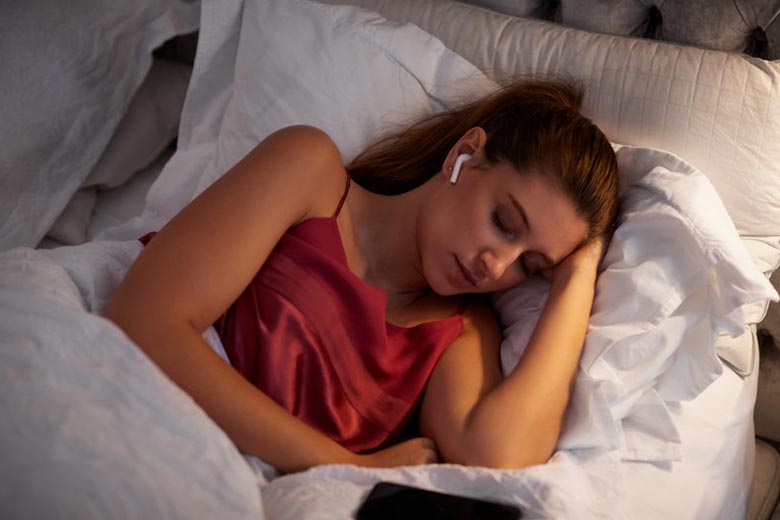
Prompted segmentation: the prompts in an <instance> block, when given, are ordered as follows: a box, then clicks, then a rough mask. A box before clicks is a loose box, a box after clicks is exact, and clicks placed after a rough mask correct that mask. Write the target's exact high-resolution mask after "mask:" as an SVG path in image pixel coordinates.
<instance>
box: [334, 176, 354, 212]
mask: <svg viewBox="0 0 780 520" xmlns="http://www.w3.org/2000/svg"><path fill="white" fill-rule="evenodd" d="M349 181H350V178H349V174H348V175H347V185H346V186H345V187H344V194H343V195H342V196H341V200H340V201H339V205H338V207H337V208H336V212H335V213H333V217H331V218H336V217H338V216H339V212H340V211H341V206H343V205H344V201H345V200H347V193H349Z"/></svg>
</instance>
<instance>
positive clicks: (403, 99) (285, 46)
mask: <svg viewBox="0 0 780 520" xmlns="http://www.w3.org/2000/svg"><path fill="white" fill-rule="evenodd" d="M241 15H242V11H241V2H240V1H231V2H223V3H221V4H220V6H219V9H216V8H215V10H213V11H212V7H211V6H210V5H209V4H204V23H203V27H202V28H201V34H200V40H201V42H205V44H204V43H201V44H200V45H201V46H200V47H199V49H198V54H197V56H196V59H195V65H194V69H193V76H192V80H191V82H190V89H189V92H188V94H187V99H186V101H185V106H184V113H183V115H182V122H181V126H180V135H179V149H178V151H177V153H176V154H175V155H174V156H173V158H172V159H171V161H170V162H169V163H168V165H167V166H166V168H165V169H164V170H163V172H162V173H161V174H160V177H159V179H158V180H157V182H156V183H155V184H154V185H153V186H152V188H151V190H150V192H149V195H148V198H147V207H146V210H145V212H144V214H143V215H142V216H141V217H140V218H139V219H136V220H134V221H132V222H131V223H129V224H128V225H127V226H123V227H122V228H121V229H118V230H115V231H113V232H112V233H111V234H110V236H106V235H103V236H102V237H103V238H114V239H118V238H122V239H124V238H131V237H137V236H141V235H143V234H144V233H146V232H147V231H149V230H152V229H159V228H160V227H161V226H162V225H164V224H165V222H167V221H168V220H169V219H170V218H171V217H173V215H175V214H176V213H177V212H178V211H179V210H181V208H183V207H184V206H185V205H186V204H187V203H189V201H190V200H192V199H193V198H194V197H195V196H196V195H197V194H198V193H199V192H200V191H202V190H204V189H205V188H206V187H207V186H208V185H210V184H211V183H212V182H214V180H216V179H217V178H218V177H219V176H220V175H222V174H223V173H224V172H225V171H227V170H228V169H229V168H230V167H231V166H232V165H233V164H235V163H236V162H237V161H238V160H239V159H240V158H241V157H243V156H244V155H245V154H246V153H248V152H249V151H250V150H251V149H252V148H253V147H254V146H255V145H256V144H257V143H258V142H259V141H261V140H262V139H264V138H265V137H266V136H268V135H269V134H271V133H272V132H274V131H276V130H278V129H280V128H282V127H285V126H288V125H293V124H309V125H312V126H316V127H319V128H321V129H322V130H324V131H325V132H327V133H328V134H329V135H330V136H331V138H332V139H333V140H334V141H335V142H336V144H337V145H338V147H339V149H340V150H341V153H342V157H343V158H344V160H345V161H349V160H350V158H351V157H353V156H354V155H356V154H357V153H358V152H359V151H360V150H361V149H362V148H363V147H365V146H366V145H367V144H368V143H370V142H371V141H372V140H373V139H374V138H375V137H378V136H379V135H380V134H381V133H382V132H383V131H385V130H386V129H387V128H389V127H391V126H392V125H397V124H401V123H403V122H404V121H406V120H408V119H410V118H415V117H417V116H419V115H421V114H424V113H429V112H431V111H433V110H440V109H441V108H443V107H444V106H446V105H451V104H454V103H458V102H460V101H462V100H463V99H464V98H465V97H469V96H473V95H475V94H480V93H487V92H489V91H491V90H493V89H494V88H495V87H496V85H495V84H494V83H493V82H492V81H490V80H488V79H487V78H486V77H485V76H484V75H483V74H482V73H481V72H480V71H478V70H477V69H476V68H475V67H474V66H473V65H471V64H470V63H469V62H467V61H466V60H464V59H462V58H461V57H460V56H458V55H457V54H455V53H453V52H452V51H450V50H448V49H447V48H446V47H444V46H443V45H442V44H441V42H439V41H438V40H437V39H435V38H434V37H432V36H430V35H429V34H427V33H425V32H423V31H421V30H420V29H419V28H417V27H415V26H413V25H403V26H399V25H397V24H394V23H391V22H388V21H386V20H385V19H384V18H382V17H381V16H379V15H377V14H375V13H371V12H368V11H364V10H362V9H356V8H354V7H343V6H329V5H323V4H320V3H317V2H309V1H304V0H284V1H279V2H260V1H259V0H252V1H247V2H245V3H244V10H243V16H241ZM206 20H209V23H208V24H207V23H206ZM291 35H295V36H294V38H293V36H291Z"/></svg>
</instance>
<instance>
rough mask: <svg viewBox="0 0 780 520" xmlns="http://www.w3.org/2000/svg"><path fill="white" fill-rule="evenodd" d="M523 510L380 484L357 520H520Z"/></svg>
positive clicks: (389, 484)
mask: <svg viewBox="0 0 780 520" xmlns="http://www.w3.org/2000/svg"><path fill="white" fill-rule="evenodd" d="M521 517H522V513H521V512H520V509H518V508H517V507H515V506H510V505H507V504H499V503H498V502H489V501H487V500H478V499H475V498H467V497H462V496H457V495H450V494H447V493H439V492H436V491H428V490H426V489H420V488H415V487H411V486H404V485H401V484H394V483H391V482H380V483H378V484H377V485H376V486H374V489H372V490H371V493H370V494H369V495H368V498H366V501H365V502H363V505H362V506H360V509H359V510H358V512H357V520H393V519H401V520H417V519H420V520H423V519H424V520H439V519H441V520H444V519H448V520H450V519H452V520H471V519H475V520H476V519H480V520H516V519H518V518H521Z"/></svg>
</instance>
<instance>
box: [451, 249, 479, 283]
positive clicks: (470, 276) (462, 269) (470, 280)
mask: <svg viewBox="0 0 780 520" xmlns="http://www.w3.org/2000/svg"><path fill="white" fill-rule="evenodd" d="M455 262H456V263H457V264H458V267H459V268H460V272H461V274H463V278H465V279H466V281H467V282H468V283H470V284H471V285H473V286H474V287H476V286H477V279H476V278H474V275H473V274H472V273H471V271H469V270H468V269H467V268H466V267H465V266H464V265H463V264H461V263H460V260H458V257H457V256H456V257H455Z"/></svg>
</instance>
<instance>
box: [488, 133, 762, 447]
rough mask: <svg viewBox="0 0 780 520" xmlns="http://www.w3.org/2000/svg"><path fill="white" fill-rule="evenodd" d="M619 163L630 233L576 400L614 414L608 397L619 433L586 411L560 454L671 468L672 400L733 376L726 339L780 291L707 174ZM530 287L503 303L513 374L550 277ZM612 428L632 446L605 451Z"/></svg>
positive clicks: (613, 255) (610, 261)
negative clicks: (589, 453)
mask: <svg viewBox="0 0 780 520" xmlns="http://www.w3.org/2000/svg"><path fill="white" fill-rule="evenodd" d="M617 156H618V164H619V168H620V174H621V183H622V184H621V203H622V210H621V216H620V224H619V227H618V229H617V231H616V232H615V235H614V238H613V240H612V242H611V244H610V247H609V249H608V251H607V254H606V256H605V258H604V261H603V262H602V265H601V268H600V270H601V273H600V276H599V279H598V282H597V284H596V298H595V301H594V307H593V311H592V314H591V318H590V322H589V328H588V335H587V338H586V342H585V347H584V350H583V354H582V357H581V359H580V369H581V371H582V374H581V377H580V378H579V381H578V384H577V388H576V390H575V394H577V395H576V397H575V399H574V401H573V402H575V403H577V402H579V403H580V406H583V403H590V404H588V405H587V406H589V407H592V408H601V409H603V408H604V402H603V400H606V405H607V406H606V408H608V410H609V412H610V414H611V420H612V421H614V422H615V424H614V425H608V424H607V425H605V424H604V423H603V422H601V423H599V422H598V421H596V420H594V419H593V417H587V416H585V415H583V414H581V413H577V412H575V413H574V416H573V417H570V418H569V419H568V422H567V424H566V427H565V429H564V432H563V434H562V437H561V440H560V442H559V447H561V448H570V449H572V448H578V449H582V448H609V447H617V448H619V449H620V450H621V453H622V455H623V457H624V458H625V459H635V458H639V459H640V460H666V459H669V458H674V457H675V456H676V451H675V449H674V445H675V444H677V443H679V436H678V434H677V431H676V428H675V427H674V422H673V420H672V417H671V415H670V414H669V412H668V410H667V409H666V406H665V402H666V401H684V400H690V399H693V398H694V397H696V396H697V395H698V394H699V393H700V392H701V391H703V390H704V389H705V388H706V387H707V386H708V385H709V384H710V383H711V382H712V381H714V380H715V379H716V378H717V377H718V376H719V375H720V374H721V372H722V366H721V363H720V361H719V360H718V358H717V356H716V352H715V342H716V339H717V338H718V336H719V335H720V334H728V335H730V336H733V337H737V336H740V335H741V334H742V333H743V332H745V331H746V330H747V326H746V324H745V319H744V316H743V313H742V310H743V306H744V305H749V304H752V303H755V302H759V301H762V300H764V299H767V298H773V299H777V294H776V293H775V291H774V289H773V288H772V286H771V284H770V283H769V282H768V280H767V279H766V277H765V276H764V275H763V273H761V271H759V269H758V268H757V267H756V265H755V264H754V262H753V261H752V260H751V258H750V255H749V254H748V252H747V250H746V249H745V247H744V245H743V244H742V241H741V240H740V238H739V236H738V235H737V232H736V229H735V228H734V225H733V223H732V222H731V220H730V218H729V216H728V214H727V213H726V210H725V208H724V207H723V204H722V202H721V200H720V198H719V196H718V194H717V192H716V191H715V189H714V188H713V187H712V184H711V183H710V182H709V180H708V179H707V178H706V177H705V176H704V175H703V174H701V173H700V172H698V171H696V170H695V169H693V168H691V167H690V166H689V165H687V164H686V163H684V162H683V161H681V160H680V159H678V158H676V157H674V156H673V155H671V154H669V153H666V152H661V151H657V150H649V149H640V148H633V147H620V148H619V149H618V150H617ZM529 285H530V288H526V287H524V286H523V285H520V286H518V287H515V288H512V289H510V290H508V291H505V292H504V293H502V294H499V295H496V297H495V298H494V304H495V306H496V308H497V310H498V313H499V315H500V316H501V318H502V320H503V321H504V325H505V331H504V332H505V339H504V344H503V345H502V365H503V369H504V371H505V372H508V371H510V370H511V369H512V368H513V367H514V365H515V364H516V363H517V360H518V358H519V356H520V355H521V354H522V352H523V350H524V349H525V346H526V344H527V342H528V339H529V338H530V335H531V332H532V331H533V328H534V327H535V325H536V321H537V319H538V317H539V314H540V312H541V309H542V307H543V305H544V301H545V300H546V298H547V290H548V285H547V283H546V282H545V281H544V280H543V279H541V278H538V279H536V280H533V281H532V282H530V283H529ZM529 289H530V290H529ZM583 376H584V377H583ZM596 387H598V391H596ZM599 417H601V416H599ZM604 428H608V429H611V430H615V431H619V432H620V433H621V435H620V438H621V439H622V442H621V443H620V444H619V445H613V446H610V445H606V446H605V445H604V444H603V442H604V440H605V439H604V437H603V430H604ZM572 431H576V432H577V435H576V438H575V437H574V436H573V435H571V432H572Z"/></svg>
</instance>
